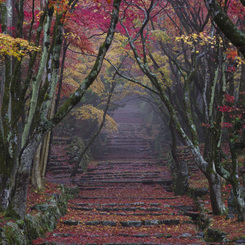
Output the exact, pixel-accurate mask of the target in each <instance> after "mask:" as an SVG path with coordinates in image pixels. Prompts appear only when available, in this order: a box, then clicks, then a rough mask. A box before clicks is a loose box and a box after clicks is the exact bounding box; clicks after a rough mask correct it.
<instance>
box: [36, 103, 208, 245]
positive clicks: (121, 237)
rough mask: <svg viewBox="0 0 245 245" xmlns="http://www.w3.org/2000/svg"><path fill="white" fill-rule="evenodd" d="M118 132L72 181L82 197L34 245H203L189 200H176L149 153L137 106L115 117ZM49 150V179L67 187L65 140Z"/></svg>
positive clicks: (160, 163) (162, 164) (167, 174)
mask: <svg viewBox="0 0 245 245" xmlns="http://www.w3.org/2000/svg"><path fill="white" fill-rule="evenodd" d="M113 118H114V119H115V120H116V122H117V123H118V128H119V132H118V133H117V134H114V135H109V136H107V137H108V139H107V143H106V145H105V146H104V151H103V154H100V155H98V156H97V157H96V161H95V162H94V163H93V165H91V166H89V167H88V169H87V172H86V173H80V174H78V176H77V177H76V179H75V182H76V185H77V186H78V187H79V189H80V193H79V194H78V195H77V196H76V197H75V198H74V199H72V200H70V201H69V204H68V211H67V214H66V215H65V216H64V217H62V218H61V219H60V220H59V222H58V224H57V228H56V229H55V230H54V231H53V232H49V233H48V234H46V236H45V237H44V238H38V239H36V240H35V241H33V244H34V245H35V244H43V245H44V244H46V245H47V244H50V245H51V244H52V245H65V244H73V245H74V244H87V245H92V244H94V245H95V244H103V245H154V244H193V245H194V244H196V245H197V244H205V242H204V240H203V234H202V233H201V232H199V231H198V228H197V226H196V224H195V222H196V219H197V218H198V215H199V214H198V212H197V210H196V209H195V206H194V203H193V200H192V199H191V198H189V197H186V196H174V194H173V193H172V192H171V188H170V185H171V174H170V170H169V169H168V167H167V166H166V162H165V160H161V161H159V160H157V159H155V156H154V154H152V147H151V145H152V144H151V142H152V140H153V138H152V136H151V135H150V133H149V132H148V128H147V125H146V123H144V122H143V121H142V118H141V116H140V115H139V113H138V111H137V106H136V105H127V106H126V107H124V108H120V109H119V110H118V111H116V112H115V113H114V115H113ZM58 142H59V143H57V144H56V145H54V146H53V147H52V156H51V163H50V167H49V172H48V175H47V178H48V179H50V180H51V179H52V178H53V181H55V182H59V183H68V182H69V178H68V175H69V173H70V169H71V165H70V164H72V163H71V162H70V159H69V156H67V155H66V151H65V139H64V141H62V140H61V139H60V140H58Z"/></svg>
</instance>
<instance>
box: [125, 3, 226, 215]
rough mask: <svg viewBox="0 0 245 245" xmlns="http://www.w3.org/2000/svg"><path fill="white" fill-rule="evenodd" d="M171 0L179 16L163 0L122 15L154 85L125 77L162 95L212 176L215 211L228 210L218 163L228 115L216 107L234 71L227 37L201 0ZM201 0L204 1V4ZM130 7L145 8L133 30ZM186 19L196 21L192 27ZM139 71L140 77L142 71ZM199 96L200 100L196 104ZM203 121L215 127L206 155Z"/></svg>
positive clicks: (177, 127)
mask: <svg viewBox="0 0 245 245" xmlns="http://www.w3.org/2000/svg"><path fill="white" fill-rule="evenodd" d="M169 3H170V4H172V6H173V9H176V12H177V13H176V15H175V16H174V17H173V15H172V13H169V5H168V4H166V3H165V4H164V3H163V2H162V1H150V2H149V3H148V5H147V4H145V5H143V4H140V3H131V2H129V3H128V7H127V8H125V13H124V19H121V21H120V23H121V25H122V26H123V27H124V30H125V33H126V36H127V38H128V44H129V46H130V48H131V50H132V52H133V56H134V60H135V63H136V64H137V65H138V68H139V69H140V71H141V77H142V76H144V77H146V78H148V81H150V84H149V83H144V81H143V82H139V81H136V79H134V78H133V77H132V76H131V77H129V76H128V77H126V75H125V73H123V74H122V73H121V76H122V77H124V78H126V79H128V80H129V81H133V82H135V83H137V84H141V85H142V86H143V87H145V88H148V89H149V90H150V91H152V92H154V93H155V94H157V95H158V96H159V98H160V100H161V101H162V103H163V104H164V106H165V108H166V109H167V111H168V114H169V117H170V118H171V121H172V123H173V125H174V128H175V130H176V132H177V133H178V135H179V136H180V137H181V138H182V140H183V141H185V142H186V144H187V145H188V146H189V148H190V149H191V151H192V153H193V155H194V157H195V160H196V163H197V165H198V166H199V168H200V169H201V170H202V172H203V173H204V175H205V176H206V177H207V179H208V181H209V188H210V199H211V204H212V208H213V212H214V214H222V213H224V212H225V211H226V210H225V206H224V204H223V201H222V195H221V183H220V176H219V174H218V172H217V169H216V164H217V163H219V162H220V159H219V157H218V156H219V153H220V152H221V140H222V133H223V129H222V127H221V123H222V120H223V114H222V113H220V112H218V111H217V110H216V109H215V108H216V107H217V106H218V105H222V101H223V98H224V93H225V91H226V84H227V79H228V75H227V74H226V73H225V68H226V60H225V59H224V55H225V53H224V52H225V48H226V45H227V41H226V40H225V39H224V38H223V37H222V35H220V33H219V31H217V32H215V31H214V29H213V27H212V25H210V22H208V18H209V15H208V13H207V11H205V8H204V6H203V5H201V1H199V2H198V3H196V1H195V2H193V3H192V4H193V6H194V7H193V8H192V7H190V6H192V5H190V2H189V1H188V2H187V1H174V2H172V1H169ZM197 4H200V7H199V8H198V5H197ZM187 5H188V8H187V7H186V6H187ZM181 8H183V9H184V10H183V12H184V14H183V13H181V12H178V11H180V9H181ZM130 9H134V11H135V12H136V11H138V12H140V13H141V15H140V14H139V16H140V17H139V18H136V19H135V20H134V21H133V23H135V26H134V27H133V28H131V29H129V28H128V27H127V26H126V25H125V24H124V23H125V19H127V14H128V12H129V11H130ZM163 11H165V13H166V14H167V15H169V19H170V20H173V19H174V20H173V21H172V22H173V24H174V25H175V27H176V28H175V29H174V28H172V29H171V30H170V31H169V29H168V28H167V27H166V26H165V25H164V23H165V22H166V18H165V19H161V16H162V15H161V14H159V13H161V12H163ZM188 11H189V15H188V14H187V12H188ZM195 11H196V13H195ZM195 14H196V15H195ZM156 16H157V17H156ZM176 16H177V17H178V18H177V20H176V18H175V17H176ZM186 19H188V21H189V22H190V24H189V25H187V26H186V25H185V20H186ZM195 20H198V21H195ZM168 24H169V23H168ZM182 27H184V28H182ZM204 28H205V31H206V32H209V33H210V34H211V35H210V36H209V35H207V34H205V33H203V30H204ZM173 30H175V31H173ZM193 30H194V31H195V33H193ZM168 31H169V32H170V34H171V35H173V32H175V34H177V35H181V34H184V35H183V36H181V37H180V38H179V40H180V44H179V45H178V44H176V42H175V40H174V38H171V36H170V35H168ZM214 32H215V35H214ZM170 40H171V41H170ZM166 63H167V64H168V65H166ZM170 70H171V72H172V73H171V74H169V71H170ZM134 75H135V73H134ZM137 75H138V77H140V75H139V73H138V74H137ZM134 77H136V76H134ZM141 81H142V78H141ZM176 91H177V92H176ZM173 98H175V99H173ZM179 98H180V100H179ZM181 99H182V100H183V101H181ZM197 100H199V101H200V102H199V103H196V101H197ZM203 121H205V123H206V124H209V127H208V128H206V129H204V130H205V131H206V132H205V134H206V141H205V142H206V144H205V149H204V155H203V154H202V151H201V149H200V147H199V144H200V142H202V141H200V139H199V136H200V132H201V131H202V129H201V128H200V125H201V122H203Z"/></svg>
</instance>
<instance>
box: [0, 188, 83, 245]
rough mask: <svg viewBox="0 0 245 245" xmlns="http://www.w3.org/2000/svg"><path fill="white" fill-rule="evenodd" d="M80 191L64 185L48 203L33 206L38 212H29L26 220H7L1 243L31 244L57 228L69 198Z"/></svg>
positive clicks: (2, 229) (0, 233)
mask: <svg viewBox="0 0 245 245" xmlns="http://www.w3.org/2000/svg"><path fill="white" fill-rule="evenodd" d="M78 192H79V190H78V188H69V187H64V186H62V193H61V194H58V193H53V194H52V196H51V198H50V199H49V200H48V201H47V202H46V203H41V204H37V205H35V206H33V207H32V208H33V209H36V210H37V211H38V213H37V214H35V215H30V214H27V215H26V216H25V219H24V220H17V221H15V222H13V221H9V222H7V223H6V225H5V226H3V227H0V245H13V244H15V245H29V244H32V240H34V239H36V238H38V237H40V236H42V235H43V234H44V233H45V232H48V231H51V230H53V229H55V227H56V224H57V221H58V219H59V218H60V217H61V216H64V215H65V213H66V209H67V201H68V199H71V198H72V196H73V195H75V194H77V193H78Z"/></svg>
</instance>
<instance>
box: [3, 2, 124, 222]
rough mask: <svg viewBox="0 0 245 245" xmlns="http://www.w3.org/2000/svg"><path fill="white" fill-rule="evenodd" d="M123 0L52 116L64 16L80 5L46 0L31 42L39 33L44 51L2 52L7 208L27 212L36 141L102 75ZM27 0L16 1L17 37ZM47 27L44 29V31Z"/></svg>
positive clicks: (18, 214) (115, 6) (15, 212)
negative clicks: (72, 88) (90, 60)
mask: <svg viewBox="0 0 245 245" xmlns="http://www.w3.org/2000/svg"><path fill="white" fill-rule="evenodd" d="M120 2H121V1H120V0H115V1H114V3H113V10H112V14H111V21H110V25H109V28H108V31H107V36H106V38H105V40H104V42H103V43H102V44H101V46H100V48H99V50H98V55H97V58H96V61H95V63H94V66H93V68H92V69H91V70H90V72H89V73H88V75H87V76H86V78H85V79H84V80H83V82H82V83H81V85H80V86H79V88H78V89H77V90H76V92H75V93H73V94H72V95H71V96H70V97H69V98H68V99H67V100H66V102H65V103H64V104H63V105H62V107H60V109H59V110H58V111H57V113H56V114H55V115H54V116H53V117H52V118H50V119H49V118H48V109H49V107H50V104H51V101H52V98H53V96H54V94H55V88H56V84H57V81H58V74H59V63H60V61H59V60H60V54H61V48H62V43H63V34H64V32H63V29H64V25H65V23H66V22H65V20H66V17H67V16H68V15H69V14H71V13H72V11H73V9H74V8H75V7H76V4H77V1H72V0H71V1H69V2H68V3H67V4H66V3H63V2H62V1H59V2H47V3H46V4H44V6H43V9H42V11H41V12H40V13H39V14H40V17H39V21H38V28H37V30H36V34H35V43H34V44H33V46H34V47H35V49H37V48H38V47H39V43H40V41H41V38H43V42H42V47H40V50H41V52H40V54H38V52H37V51H36V50H35V51H33V52H32V53H30V55H29V57H28V56H23V55H21V59H19V60H18V59H17V58H16V57H14V56H12V57H10V56H8V55H5V56H4V57H3V58H4V63H5V66H4V68H2V69H3V70H4V76H2V77H1V78H2V84H3V85H2V90H1V121H0V123H1V131H0V132H1V133H0V160H1V161H0V170H1V186H0V191H1V195H0V203H1V204H0V206H1V209H2V210H6V212H7V215H11V216H15V217H20V218H23V217H24V215H25V205H26V194H27V187H28V182H29V176H30V170H31V165H32V161H33V157H34V154H35V152H36V150H37V147H38V145H39V144H40V142H41V140H42V139H43V137H44V135H45V134H46V133H47V132H48V131H50V130H51V129H52V128H54V127H55V125H57V124H58V123H59V122H60V121H61V120H62V119H63V118H64V117H65V116H66V115H67V114H68V113H69V112H70V110H71V109H72V108H73V107H74V106H75V105H76V104H77V103H78V102H79V101H80V100H81V98H82V97H83V96H84V94H85V92H86V91H87V90H88V88H89V87H90V85H91V84H92V83H93V81H94V80H95V79H96V77H97V76H98V74H99V72H100V70H101V66H102V63H103V59H104V57H105V54H106V52H107V51H108V49H109V47H110V45H111V42H112V40H113V36H114V33H115V29H116V25H117V22H118V16H119V7H120ZM24 3H25V2H24V1H21V0H20V1H18V2H17V4H16V6H15V8H16V12H17V28H16V36H17V37H22V36H23V33H22V31H23V25H24V8H23V7H24ZM94 4H96V2H95V3H94ZM108 4H109V3H108ZM1 7H2V10H7V3H5V2H3V3H2V4H1ZM5 14H6V15H5ZM5 14H3V13H2V14H1V17H2V20H1V24H2V25H1V27H2V31H3V32H5V31H6V30H7V27H5V26H4V24H5V23H6V19H4V18H5V16H7V12H5ZM9 14H11V13H9ZM52 19H55V20H54V24H52ZM51 27H52V29H51ZM31 28H33V25H31ZM43 29H44V31H42V30H43ZM32 31H34V30H33V29H31V30H30V32H29V33H32ZM42 35H43V37H42ZM51 35H52V38H51ZM22 49H23V47H22V46H20V50H22ZM37 64H38V65H37ZM11 66H13V67H11ZM23 69H26V73H25V74H22V70H23ZM24 75H26V76H24Z"/></svg>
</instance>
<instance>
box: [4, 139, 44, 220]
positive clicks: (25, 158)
mask: <svg viewBox="0 0 245 245" xmlns="http://www.w3.org/2000/svg"><path fill="white" fill-rule="evenodd" d="M40 141H41V135H39V137H38V136H37V137H35V138H33V139H32V140H31V141H29V143H28V145H27V146H26V147H25V149H24V150H23V151H22V154H21V156H20V158H19V168H18V170H17V173H16V181H15V187H14V188H13V191H11V193H10V196H11V201H10V204H9V206H8V207H7V212H6V215H7V216H11V217H15V218H20V219H24V216H25V211H26V197H27V191H28V184H29V179H30V172H31V166H32V161H33V158H34V154H35V152H36V150H37V148H38V145H39V143H40Z"/></svg>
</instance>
